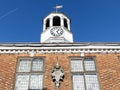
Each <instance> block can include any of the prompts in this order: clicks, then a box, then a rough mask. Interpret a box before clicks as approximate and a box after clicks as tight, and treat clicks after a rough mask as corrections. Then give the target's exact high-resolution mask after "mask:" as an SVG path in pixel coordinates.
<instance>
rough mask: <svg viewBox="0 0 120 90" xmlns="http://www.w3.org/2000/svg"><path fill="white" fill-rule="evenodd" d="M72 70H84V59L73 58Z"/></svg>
mask: <svg viewBox="0 0 120 90" xmlns="http://www.w3.org/2000/svg"><path fill="white" fill-rule="evenodd" d="M71 71H72V72H79V71H83V64H82V60H71Z"/></svg>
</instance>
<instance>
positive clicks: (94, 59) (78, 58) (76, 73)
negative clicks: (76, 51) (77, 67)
mask: <svg viewBox="0 0 120 90" xmlns="http://www.w3.org/2000/svg"><path fill="white" fill-rule="evenodd" d="M87 58H90V59H92V60H93V61H94V66H95V70H94V71H86V70H85V63H84V61H85V59H87ZM74 59H75V60H82V64H83V65H82V66H83V72H82V71H79V72H72V70H71V69H72V68H71V60H74ZM70 72H71V80H72V83H71V84H72V90H74V87H73V75H83V77H84V78H83V80H84V88H85V90H87V83H86V75H96V76H97V81H98V85H99V90H101V87H100V80H99V75H98V70H97V63H96V58H95V57H70Z"/></svg>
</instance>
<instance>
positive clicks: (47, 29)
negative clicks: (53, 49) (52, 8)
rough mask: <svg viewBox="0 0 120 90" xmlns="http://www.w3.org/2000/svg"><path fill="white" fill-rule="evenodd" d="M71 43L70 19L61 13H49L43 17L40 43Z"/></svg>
mask: <svg viewBox="0 0 120 90" xmlns="http://www.w3.org/2000/svg"><path fill="white" fill-rule="evenodd" d="M60 42H61V43H72V42H73V35H72V33H71V32H70V19H69V18H68V17H67V16H66V15H65V14H63V13H59V12H54V13H50V14H49V15H48V16H47V17H45V18H44V19H43V32H42V33H41V43H60Z"/></svg>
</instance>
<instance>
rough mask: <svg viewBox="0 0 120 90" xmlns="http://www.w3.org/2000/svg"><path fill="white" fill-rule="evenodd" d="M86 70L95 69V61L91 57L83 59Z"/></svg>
mask: <svg viewBox="0 0 120 90" xmlns="http://www.w3.org/2000/svg"><path fill="white" fill-rule="evenodd" d="M84 64H85V70H86V71H95V62H94V60H91V59H86V60H85V61H84Z"/></svg>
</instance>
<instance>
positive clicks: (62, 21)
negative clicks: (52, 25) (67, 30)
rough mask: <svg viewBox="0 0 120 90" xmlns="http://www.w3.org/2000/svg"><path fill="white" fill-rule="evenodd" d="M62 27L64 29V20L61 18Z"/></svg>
mask: <svg viewBox="0 0 120 90" xmlns="http://www.w3.org/2000/svg"><path fill="white" fill-rule="evenodd" d="M60 21H61V26H62V27H64V18H62V17H60Z"/></svg>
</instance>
